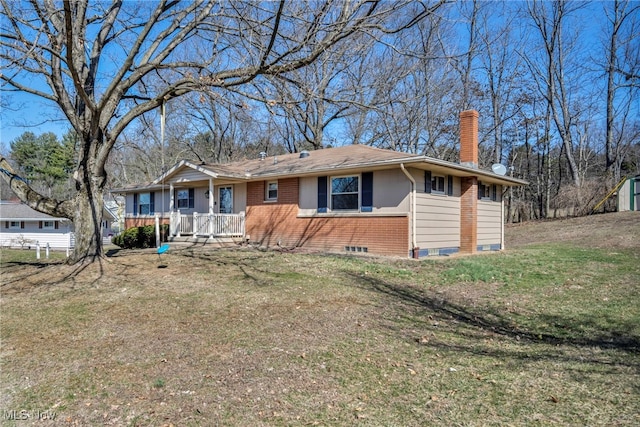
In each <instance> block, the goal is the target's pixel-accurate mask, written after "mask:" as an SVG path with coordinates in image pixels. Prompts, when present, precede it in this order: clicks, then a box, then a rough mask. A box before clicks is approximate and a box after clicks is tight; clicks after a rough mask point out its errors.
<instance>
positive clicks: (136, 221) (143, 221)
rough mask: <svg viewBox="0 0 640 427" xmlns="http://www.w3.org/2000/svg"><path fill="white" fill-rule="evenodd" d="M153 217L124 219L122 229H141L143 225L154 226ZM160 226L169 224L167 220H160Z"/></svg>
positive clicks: (154, 220)
mask: <svg viewBox="0 0 640 427" xmlns="http://www.w3.org/2000/svg"><path fill="white" fill-rule="evenodd" d="M155 224H156V219H155V218H154V217H132V218H125V219H124V229H125V230H126V229H128V228H131V227H143V226H145V225H155ZM160 224H169V218H160Z"/></svg>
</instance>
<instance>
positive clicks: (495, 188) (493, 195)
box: [491, 184, 498, 202]
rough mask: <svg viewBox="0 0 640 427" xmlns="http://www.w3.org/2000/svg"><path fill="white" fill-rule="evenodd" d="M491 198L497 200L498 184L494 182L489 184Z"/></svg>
mask: <svg viewBox="0 0 640 427" xmlns="http://www.w3.org/2000/svg"><path fill="white" fill-rule="evenodd" d="M491 200H493V201H494V202H495V201H497V200H498V186H497V185H495V184H493V185H492V186H491Z"/></svg>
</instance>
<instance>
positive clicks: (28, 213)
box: [0, 200, 116, 249]
mask: <svg viewBox="0 0 640 427" xmlns="http://www.w3.org/2000/svg"><path fill="white" fill-rule="evenodd" d="M115 220H116V217H115V215H114V214H113V213H112V212H111V210H109V209H108V208H107V207H105V209H104V211H103V220H102V236H103V238H104V240H105V242H107V241H108V242H110V241H111V236H112V235H113V232H112V231H111V224H112V223H113V222H114V221H115ZM73 231H74V228H73V223H72V222H71V221H70V220H69V219H67V218H56V217H53V216H51V215H47V214H44V213H42V212H38V211H36V210H34V209H31V208H30V207H29V206H27V205H25V204H23V203H21V202H19V201H6V200H2V201H0V246H2V247H12V248H22V247H34V246H35V245H36V243H40V246H41V247H45V246H46V245H47V243H48V244H49V247H51V248H52V249H67V248H73V246H74V243H75V240H74V233H73Z"/></svg>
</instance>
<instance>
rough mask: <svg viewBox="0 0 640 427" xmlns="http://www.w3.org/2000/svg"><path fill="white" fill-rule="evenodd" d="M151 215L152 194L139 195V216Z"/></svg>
mask: <svg viewBox="0 0 640 427" xmlns="http://www.w3.org/2000/svg"><path fill="white" fill-rule="evenodd" d="M149 213H151V194H150V193H140V194H139V195H138V214H140V215H149Z"/></svg>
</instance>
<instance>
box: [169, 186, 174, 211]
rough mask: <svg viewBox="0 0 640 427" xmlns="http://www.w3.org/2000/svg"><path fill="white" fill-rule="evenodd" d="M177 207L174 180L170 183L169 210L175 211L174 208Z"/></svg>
mask: <svg viewBox="0 0 640 427" xmlns="http://www.w3.org/2000/svg"><path fill="white" fill-rule="evenodd" d="M174 207H175V203H174V200H173V182H170V183H169V212H173V208H174Z"/></svg>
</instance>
